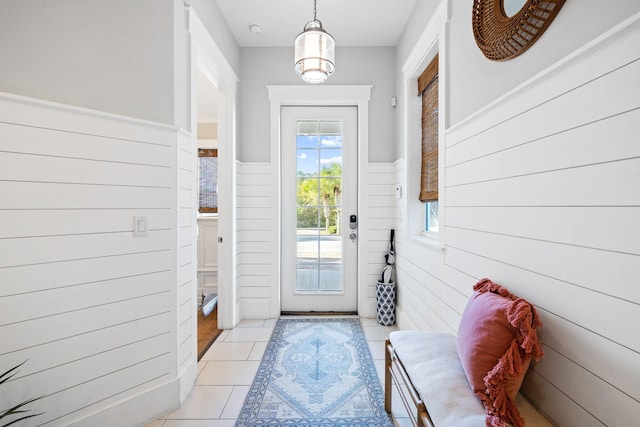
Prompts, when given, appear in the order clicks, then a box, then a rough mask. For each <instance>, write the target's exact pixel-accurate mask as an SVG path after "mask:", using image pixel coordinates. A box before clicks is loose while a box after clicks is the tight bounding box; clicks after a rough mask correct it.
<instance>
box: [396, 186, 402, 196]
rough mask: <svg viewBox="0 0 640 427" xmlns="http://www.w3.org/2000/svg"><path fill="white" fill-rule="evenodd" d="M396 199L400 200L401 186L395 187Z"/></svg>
mask: <svg viewBox="0 0 640 427" xmlns="http://www.w3.org/2000/svg"><path fill="white" fill-rule="evenodd" d="M396 199H402V185H398V186H397V187H396Z"/></svg>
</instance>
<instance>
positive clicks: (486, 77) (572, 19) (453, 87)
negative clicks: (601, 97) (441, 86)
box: [447, 0, 640, 126]
mask: <svg viewBox="0 0 640 427" xmlns="http://www.w3.org/2000/svg"><path fill="white" fill-rule="evenodd" d="M472 5H473V0H456V1H452V2H450V7H451V10H450V12H451V26H450V29H449V34H450V40H449V42H448V46H449V47H448V49H449V52H448V53H449V56H448V66H449V68H448V69H447V73H448V75H447V76H448V79H449V80H448V83H447V86H448V90H449V106H450V108H449V114H450V115H449V120H448V124H449V125H450V126H452V125H455V124H456V123H459V122H460V121H461V120H464V119H465V118H466V117H468V116H469V115H471V114H473V113H474V112H476V111H478V110H479V109H481V108H482V107H483V106H485V105H487V104H489V103H491V102H492V101H493V100H495V99H496V98H498V97H500V96H501V95H503V94H505V93H507V92H509V91H510V90H512V89H514V88H515V87H517V86H518V85H519V84H520V83H522V82H524V81H526V80H528V79H530V78H531V77H533V76H534V75H536V74H538V73H539V72H541V71H542V70H544V69H546V68H548V67H549V66H551V65H552V64H554V63H556V62H557V61H559V60H560V59H562V58H563V57H565V56H567V55H569V54H570V53H571V52H573V51H575V50H577V49H579V48H580V47H582V46H584V45H585V44H586V43H588V42H590V41H591V40H593V39H594V38H596V37H597V36H599V35H600V34H602V33H604V32H605V31H607V30H608V29H610V28H612V27H614V26H615V25H616V24H618V23H620V22H622V21H624V20H625V19H626V18H628V17H629V16H631V15H633V14H634V13H636V12H638V11H640V1H638V0H616V1H615V2H603V1H601V0H579V1H572V0H568V1H566V2H565V4H564V6H563V7H562V9H561V10H560V12H559V13H558V15H557V16H556V18H555V20H554V21H553V22H552V23H551V25H550V26H549V28H548V29H547V30H546V31H545V33H544V34H542V36H541V37H540V38H539V39H538V41H537V42H536V43H535V44H534V45H533V46H532V47H531V48H530V49H529V50H527V51H526V52H525V53H524V54H522V55H520V56H518V57H517V58H514V59H512V60H509V61H504V62H495V61H490V60H488V59H486V58H485V57H484V56H483V55H482V52H480V50H479V49H478V47H477V45H476V42H475V39H474V37H473V32H472V29H471V9H472Z"/></svg>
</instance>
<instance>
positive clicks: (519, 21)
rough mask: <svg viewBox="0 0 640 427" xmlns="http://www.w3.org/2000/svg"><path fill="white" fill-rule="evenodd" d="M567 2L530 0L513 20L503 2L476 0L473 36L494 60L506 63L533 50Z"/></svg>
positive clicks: (474, 1) (559, 0)
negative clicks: (530, 49) (528, 50)
mask: <svg viewBox="0 0 640 427" xmlns="http://www.w3.org/2000/svg"><path fill="white" fill-rule="evenodd" d="M564 2H565V0H527V1H526V3H525V4H524V6H522V8H521V9H520V10H519V11H518V12H517V13H516V14H515V15H513V16H511V17H509V16H507V14H506V13H505V11H504V5H503V0H473V19H472V25H473V36H474V37H475V39H476V43H477V44H478V47H479V48H480V50H481V51H482V53H483V54H484V56H486V57H487V58H489V59H491V60H492V61H506V60H507V59H511V58H515V57H516V56H518V55H520V54H522V53H523V52H524V51H525V50H527V49H529V48H530V47H531V46H532V45H533V43H535V41H536V40H537V39H538V37H540V36H541V35H542V33H543V32H544V30H546V29H547V27H548V26H549V24H551V21H553V18H555V17H556V15H557V14H558V12H559V11H560V8H561V7H562V5H563V4H564Z"/></svg>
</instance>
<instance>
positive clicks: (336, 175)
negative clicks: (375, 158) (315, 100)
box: [280, 107, 358, 312]
mask: <svg viewBox="0 0 640 427" xmlns="http://www.w3.org/2000/svg"><path fill="white" fill-rule="evenodd" d="M357 118H358V109H357V107H283V108H282V123H281V132H282V135H281V139H280V140H281V141H282V147H281V153H282V286H281V292H282V295H281V298H282V312H299V311H303V312H311V311H315V312H318V311H322V312H356V311H357V264H358V259H357V253H358V237H357V236H358V229H357V215H358V213H357V202H358V193H357V190H358V183H357V172H358V170H357V169H358V166H357V165H358V159H357V155H358V132H357Z"/></svg>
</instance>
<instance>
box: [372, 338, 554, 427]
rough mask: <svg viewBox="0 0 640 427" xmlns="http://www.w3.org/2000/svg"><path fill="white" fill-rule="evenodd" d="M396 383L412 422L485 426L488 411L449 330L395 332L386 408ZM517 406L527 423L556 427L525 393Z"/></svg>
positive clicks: (389, 348)
mask: <svg viewBox="0 0 640 427" xmlns="http://www.w3.org/2000/svg"><path fill="white" fill-rule="evenodd" d="M392 385H393V386H395V387H396V389H397V390H398V392H399V395H400V398H401V400H402V403H403V405H404V407H405V408H406V409H407V412H408V413H409V416H410V418H411V419H412V422H413V425H417V426H418V427H485V426H486V412H485V409H484V407H483V405H482V403H481V402H480V400H479V399H478V398H477V397H476V396H475V394H474V393H473V390H472V389H471V387H470V386H469V382H468V381H467V377H466V374H465V372H464V369H463V367H462V365H461V363H460V360H459V358H458V353H457V349H456V337H455V336H454V335H453V334H448V333H436V332H421V331H395V332H391V333H390V334H389V338H388V339H387V340H386V342H385V384H384V387H385V399H384V400H385V402H384V405H385V410H386V411H387V412H389V413H391V396H392ZM516 405H517V406H518V409H519V411H520V415H521V416H522V418H524V420H525V423H526V426H527V427H552V426H553V424H552V423H550V422H549V421H548V420H547V419H546V418H545V417H544V416H543V415H542V414H541V413H539V412H538V411H536V409H535V408H534V407H533V406H532V405H531V403H529V401H527V400H526V399H525V398H524V397H523V396H522V395H521V394H518V397H517V398H516Z"/></svg>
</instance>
